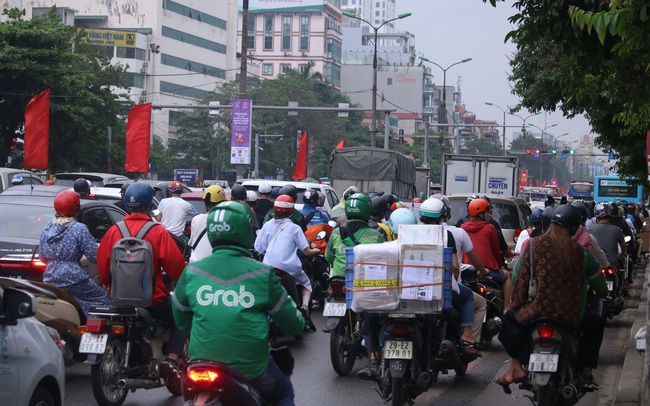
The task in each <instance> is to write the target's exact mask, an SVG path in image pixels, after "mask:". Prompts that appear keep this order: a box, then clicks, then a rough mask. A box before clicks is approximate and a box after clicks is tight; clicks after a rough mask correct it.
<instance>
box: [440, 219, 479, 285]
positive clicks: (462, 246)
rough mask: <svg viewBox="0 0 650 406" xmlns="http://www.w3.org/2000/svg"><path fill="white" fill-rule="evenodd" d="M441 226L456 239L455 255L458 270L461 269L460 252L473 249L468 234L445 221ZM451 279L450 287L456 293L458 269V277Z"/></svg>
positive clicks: (461, 256) (458, 279) (461, 257)
mask: <svg viewBox="0 0 650 406" xmlns="http://www.w3.org/2000/svg"><path fill="white" fill-rule="evenodd" d="M442 228H443V229H445V231H449V232H450V233H451V235H453V236H454V241H456V255H457V256H458V267H459V269H460V270H462V267H461V264H462V263H463V255H462V253H463V252H464V253H465V254H467V253H468V252H472V251H474V244H473V243H472V240H471V239H470V237H469V234H467V231H465V230H463V229H462V228H458V227H456V226H450V225H448V224H447V223H442ZM452 281H453V282H454V283H452V289H453V290H454V291H455V292H456V293H460V289H459V288H458V283H459V282H460V271H459V272H458V278H457V279H452Z"/></svg>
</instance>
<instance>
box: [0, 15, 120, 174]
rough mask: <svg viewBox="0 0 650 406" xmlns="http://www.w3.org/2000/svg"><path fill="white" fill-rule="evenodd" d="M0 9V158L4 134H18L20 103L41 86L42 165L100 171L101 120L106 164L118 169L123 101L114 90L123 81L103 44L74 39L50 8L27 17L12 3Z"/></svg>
mask: <svg viewBox="0 0 650 406" xmlns="http://www.w3.org/2000/svg"><path fill="white" fill-rule="evenodd" d="M4 14H6V15H7V16H8V17H9V19H8V20H7V21H6V22H4V23H0V111H1V114H0V165H4V163H5V162H7V157H8V156H9V154H10V145H11V142H12V139H13V138H15V137H17V136H18V137H20V136H21V134H22V131H23V126H24V121H25V117H24V111H25V107H26V106H27V103H28V102H29V100H30V99H31V98H32V97H34V96H36V95H38V94H40V93H41V92H43V91H44V90H45V89H48V88H49V89H51V98H50V143H49V145H50V147H49V152H50V155H49V162H50V167H49V170H50V171H52V172H60V171H67V170H74V169H84V170H89V171H102V172H103V171H105V170H106V163H107V155H106V154H107V150H108V141H107V140H108V138H107V128H108V127H109V126H110V127H112V145H111V147H112V148H111V161H112V164H113V168H115V169H118V170H119V168H123V167H124V158H125V154H124V146H125V137H124V133H125V126H124V120H123V119H122V118H121V116H122V115H125V114H126V111H125V110H127V111H128V107H127V108H125V107H124V105H123V104H122V103H121V102H120V96H119V95H118V94H116V93H115V92H114V90H115V88H118V89H119V88H123V87H124V82H123V80H122V72H123V71H124V68H123V67H121V66H113V65H110V59H109V58H108V57H106V56H105V52H104V50H103V48H101V47H96V46H89V45H85V44H81V43H79V42H78V41H75V34H76V30H75V27H72V26H65V25H63V24H62V23H61V18H60V17H59V16H58V15H57V14H56V8H55V7H53V8H52V9H51V10H50V12H49V13H47V14H45V15H42V16H34V18H32V19H31V20H26V19H24V18H23V17H24V14H25V12H24V10H19V9H16V8H14V9H9V10H4ZM111 87H113V88H111ZM16 162H17V161H16V160H14V161H13V163H14V164H15V163H16ZM18 162H20V163H22V161H21V160H20V161H18Z"/></svg>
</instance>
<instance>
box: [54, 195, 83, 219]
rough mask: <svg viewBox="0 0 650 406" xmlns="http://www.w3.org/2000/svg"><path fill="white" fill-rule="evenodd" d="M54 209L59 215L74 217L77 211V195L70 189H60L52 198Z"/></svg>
mask: <svg viewBox="0 0 650 406" xmlns="http://www.w3.org/2000/svg"><path fill="white" fill-rule="evenodd" d="M54 211H56V214H57V216H59V217H74V216H75V215H76V214H77V212H78V211H79V195H78V194H77V193H76V192H75V191H74V190H71V189H66V190H62V191H60V192H59V193H58V194H57V195H56V197H55V198H54Z"/></svg>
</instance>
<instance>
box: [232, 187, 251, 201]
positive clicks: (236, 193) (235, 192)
mask: <svg viewBox="0 0 650 406" xmlns="http://www.w3.org/2000/svg"><path fill="white" fill-rule="evenodd" d="M247 197H248V196H247V193H246V188H245V187H243V186H242V185H240V184H236V185H235V186H233V187H232V189H231V190H230V200H232V201H235V202H242V203H245V202H246V198H247Z"/></svg>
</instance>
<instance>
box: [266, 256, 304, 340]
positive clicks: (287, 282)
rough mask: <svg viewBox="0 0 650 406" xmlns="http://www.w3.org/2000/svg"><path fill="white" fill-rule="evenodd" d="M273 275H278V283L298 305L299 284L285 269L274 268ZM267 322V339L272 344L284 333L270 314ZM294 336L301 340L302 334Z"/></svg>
mask: <svg viewBox="0 0 650 406" xmlns="http://www.w3.org/2000/svg"><path fill="white" fill-rule="evenodd" d="M275 275H276V276H277V277H278V280H279V281H280V284H281V285H282V286H283V287H284V289H285V290H286V291H287V293H288V294H289V296H290V297H291V299H293V302H294V303H295V304H296V306H297V307H300V303H301V302H302V300H301V298H300V295H299V293H298V292H300V285H296V282H295V281H294V280H293V277H292V276H291V275H290V274H289V273H288V272H286V271H283V270H281V269H278V268H275ZM269 324H270V326H269V340H270V341H271V343H272V344H275V343H276V342H277V340H279V339H280V338H282V337H283V336H284V335H285V333H284V331H282V330H281V329H280V328H279V327H278V326H277V324H275V322H274V321H273V318H271V317H270V316H269ZM294 338H295V339H296V340H302V338H303V336H302V334H301V335H299V336H295V337H294Z"/></svg>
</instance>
